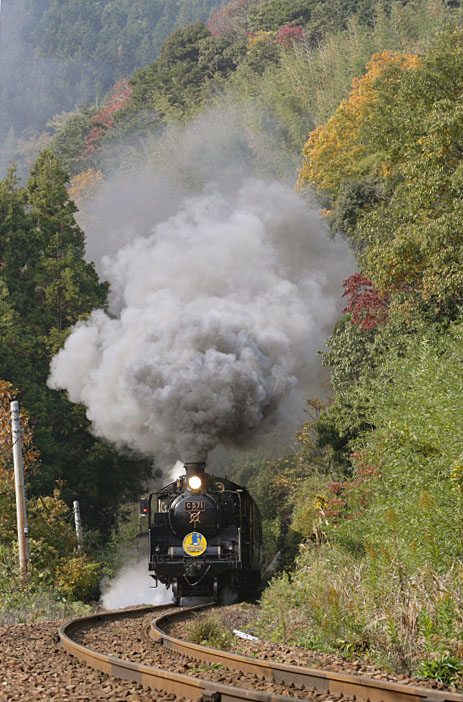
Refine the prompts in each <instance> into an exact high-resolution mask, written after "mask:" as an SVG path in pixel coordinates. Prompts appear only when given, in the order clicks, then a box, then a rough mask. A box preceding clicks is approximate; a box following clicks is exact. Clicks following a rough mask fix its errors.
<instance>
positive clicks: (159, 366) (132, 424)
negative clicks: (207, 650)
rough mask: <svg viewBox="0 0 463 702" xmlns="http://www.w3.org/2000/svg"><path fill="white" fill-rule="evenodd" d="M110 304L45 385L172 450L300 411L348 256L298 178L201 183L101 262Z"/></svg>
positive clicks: (124, 439) (164, 453)
mask: <svg viewBox="0 0 463 702" xmlns="http://www.w3.org/2000/svg"><path fill="white" fill-rule="evenodd" d="M100 267H102V269H103V273H104V275H105V277H106V278H107V279H108V280H109V281H110V283H111V286H112V290H113V312H115V316H109V315H108V314H106V313H105V312H103V311H102V310H98V311H96V312H94V313H93V314H92V315H91V316H90V318H89V319H88V320H87V321H85V322H82V323H79V324H77V325H76V327H75V328H74V330H73V332H72V333H71V335H70V336H69V338H68V340H67V341H66V344H65V346H64V348H63V349H62V350H61V351H60V352H59V353H58V355H57V356H56V357H55V358H54V359H53V362H52V366H51V376H50V379H49V385H50V387H52V388H55V389H65V390H67V392H68V394H69V398H70V399H71V400H72V401H73V402H81V403H83V404H84V405H85V406H86V407H87V416H88V418H89V419H90V421H91V422H92V427H93V431H94V433H95V434H96V435H98V436H101V437H104V438H105V439H108V440H110V441H111V442H113V443H114V444H116V445H117V446H120V447H123V446H126V447H130V448H132V449H135V450H137V451H140V452H142V453H143V454H145V455H148V456H157V457H159V458H163V459H165V460H170V459H172V458H173V459H177V458H179V457H180V458H181V459H182V460H184V461H187V460H202V459H204V458H205V457H206V455H207V453H208V452H209V451H211V450H212V449H213V448H214V447H215V446H217V445H218V444H225V445H235V446H236V445H240V444H241V443H242V442H243V441H244V440H245V439H246V438H249V437H252V436H253V434H255V433H256V432H265V431H268V430H269V429H270V428H271V427H274V426H280V425H281V423H286V424H287V423H288V422H289V424H290V425H291V423H292V425H293V426H295V424H296V423H297V422H300V421H301V417H302V415H301V411H302V408H303V405H304V402H305V399H306V397H307V393H310V392H312V393H313V392H314V389H316V383H317V378H318V376H319V373H320V367H319V362H318V360H317V359H316V351H317V349H318V348H320V347H321V346H322V345H323V341H324V339H325V338H326V335H327V333H329V330H330V327H331V326H332V324H333V322H334V321H335V319H336V315H337V313H338V312H339V302H338V301H339V299H340V292H341V281H342V279H343V277H346V276H348V275H349V274H350V273H351V271H352V269H353V264H352V260H351V257H350V254H349V251H348V247H347V245H346V244H345V243H344V242H342V241H333V240H330V239H329V238H328V237H327V235H326V232H324V231H323V228H322V227H321V225H320V221H319V218H318V215H317V214H316V213H315V212H314V211H311V210H310V209H309V207H308V206H307V204H306V202H305V201H304V200H303V199H302V198H301V197H299V196H298V195H296V194H295V193H294V192H293V191H292V189H290V188H289V187H287V186H285V185H282V184H280V183H277V182H272V183H268V182H264V181H262V180H256V179H248V180H246V181H244V182H243V183H242V186H241V187H240V188H239V189H235V192H234V193H232V194H230V191H228V192H227V195H226V196H225V195H223V194H221V193H220V191H219V190H218V188H212V187H209V188H206V190H205V191H204V193H203V194H202V195H200V196H194V197H190V198H187V199H186V200H185V201H184V203H183V206H182V207H181V208H180V209H179V211H178V212H177V214H175V215H174V216H171V217H170V218H168V219H167V220H166V221H164V222H161V223H158V224H156V226H155V227H154V228H153V230H152V232H151V233H149V235H148V236H147V235H146V234H145V236H143V237H138V238H136V239H135V240H134V241H132V242H131V243H128V244H126V245H125V246H123V247H122V248H121V249H120V250H119V251H118V252H116V253H115V254H112V255H110V256H108V257H106V258H104V259H103V262H102V265H101V266H100Z"/></svg>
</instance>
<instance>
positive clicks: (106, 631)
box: [76, 614, 351, 702]
mask: <svg viewBox="0 0 463 702" xmlns="http://www.w3.org/2000/svg"><path fill="white" fill-rule="evenodd" d="M152 620H153V615H152V614H148V615H145V616H144V617H140V618H139V619H131V620H129V621H125V622H122V623H121V622H108V623H105V622H102V623H99V624H98V625H97V626H96V627H94V628H92V629H90V630H86V631H81V632H80V633H79V634H78V635H76V640H77V641H79V642H80V643H83V644H84V645H85V646H88V647H89V648H93V649H95V650H101V651H104V652H106V653H111V654H112V655H114V656H117V657H118V658H130V660H134V661H140V662H143V663H145V664H146V665H151V666H154V667H156V668H164V669H167V670H170V671H172V672H176V673H183V674H185V675H192V676H194V677H196V678H202V679H203V680H213V681H215V682H219V683H222V684H223V685H232V686H234V687H242V688H248V689H252V690H262V691H264V692H270V693H272V694H277V695H288V696H291V697H298V698H300V699H308V700H319V701H323V702H337V701H338V700H340V699H341V696H340V695H330V694H322V693H319V692H313V691H311V690H297V689H295V688H294V687H293V686H289V687H288V686H287V685H285V684H283V683H272V682H269V681H265V680H261V679H260V678H258V677H256V676H255V675H251V674H249V673H243V672H240V671H234V670H228V669H227V668H224V667H222V666H218V665H217V664H212V665H208V664H206V663H201V662H199V661H196V660H194V659H189V658H186V657H183V656H180V655H179V654H177V653H174V652H172V651H169V650H168V649H166V648H164V647H163V646H160V645H158V644H155V643H153V642H152V641H150V640H148V639H147V638H146V637H144V636H143V629H144V628H145V629H146V628H147V627H148V626H149V625H150V623H151V621H152ZM180 626H182V625H181V624H180ZM343 700H345V702H351V698H349V697H344V698H343Z"/></svg>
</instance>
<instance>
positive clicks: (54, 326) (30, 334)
mask: <svg viewBox="0 0 463 702" xmlns="http://www.w3.org/2000/svg"><path fill="white" fill-rule="evenodd" d="M67 183H68V179H67V175H66V173H65V172H64V171H63V170H62V168H61V166H60V165H59V162H58V161H57V159H56V157H55V156H54V155H53V154H52V153H51V152H50V151H45V152H43V153H42V154H41V156H40V157H39V159H38V160H37V163H36V165H35V167H34V169H33V171H32V172H31V176H30V178H29V181H28V183H27V186H26V187H23V188H20V187H18V183H17V179H16V177H15V174H14V171H13V170H12V171H10V173H9V174H8V177H7V178H6V179H5V180H4V181H3V182H1V183H0V212H1V213H2V214H3V217H2V222H1V224H0V255H1V268H0V331H1V335H0V377H3V378H5V379H6V380H8V381H9V382H11V383H13V385H15V386H16V387H17V388H18V389H19V393H18V398H19V400H20V402H21V404H22V406H24V407H26V408H27V409H28V410H29V412H30V414H31V418H32V419H31V422H32V424H33V428H34V436H35V443H36V446H37V448H38V450H39V451H40V454H41V465H40V469H39V470H37V471H36V472H34V474H33V475H31V478H30V487H31V490H32V492H33V493H34V494H47V493H48V494H51V493H52V492H53V490H54V488H55V487H56V481H60V484H61V487H62V494H63V496H64V498H65V499H66V500H67V501H68V502H71V501H72V500H73V499H77V498H78V499H80V500H81V503H82V513H83V518H84V519H86V520H87V523H88V524H89V525H92V526H94V527H98V528H102V529H106V530H107V529H108V528H109V526H110V525H111V522H112V520H113V518H114V515H115V512H116V511H117V507H118V505H119V504H120V502H121V501H123V500H124V499H126V498H127V497H128V496H132V497H134V496H136V495H137V494H138V492H139V491H140V489H141V487H140V484H141V481H142V480H143V479H145V478H146V477H147V476H148V475H149V474H150V473H151V466H150V464H149V463H148V462H146V461H134V460H131V459H130V458H127V457H121V456H119V455H118V454H117V453H116V452H115V451H114V450H113V449H112V448H111V447H109V446H106V445H105V444H103V443H101V442H99V441H96V440H95V438H94V437H92V436H91V434H90V433H89V422H88V420H87V419H86V417H85V410H84V408H83V407H80V406H74V405H72V404H71V403H69V402H68V400H67V399H66V398H65V397H64V395H63V394H62V393H57V392H54V391H52V390H49V389H48V388H47V386H46V381H47V377H48V373H49V363H50V360H51V357H52V355H53V354H54V353H55V352H56V351H57V350H58V349H59V347H60V346H61V344H62V343H63V342H64V340H65V338H66V336H67V333H68V330H69V329H70V327H71V326H72V324H74V323H75V322H76V321H77V320H78V319H80V318H83V317H85V316H86V315H87V314H88V313H89V312H90V311H91V310H92V309H94V308H95V307H103V308H104V307H105V305H106V300H107V294H108V285H107V283H102V282H101V281H100V280H99V279H98V275H97V273H96V271H95V268H94V266H93V264H90V263H87V262H86V261H85V258H84V254H85V236H84V233H83V232H82V230H81V229H80V228H79V227H78V226H77V224H76V222H75V219H74V213H75V211H76V206H75V204H74V203H73V202H72V201H71V200H70V199H69V195H68V189H67Z"/></svg>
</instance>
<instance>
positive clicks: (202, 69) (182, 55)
mask: <svg viewBox="0 0 463 702" xmlns="http://www.w3.org/2000/svg"><path fill="white" fill-rule="evenodd" d="M244 53H245V45H244V44H238V45H236V44H233V43H232V42H231V41H230V40H229V39H226V38H223V37H213V36H212V34H211V32H210V31H209V29H207V28H206V27H204V26H203V25H202V24H200V23H199V22H197V23H195V24H191V25H189V26H188V27H182V28H179V29H177V30H176V31H175V32H173V34H171V35H170V37H169V38H168V39H167V41H166V42H164V44H163V47H162V50H161V54H160V56H159V58H158V59H157V60H156V61H155V62H154V63H153V64H151V65H150V66H147V67H146V68H144V69H142V70H140V71H137V73H135V75H134V76H133V78H132V79H131V81H130V83H131V85H132V86H133V94H132V99H131V106H132V108H133V109H153V108H155V109H156V110H157V111H158V112H159V113H160V115H161V116H163V117H165V116H167V115H170V116H173V117H174V118H183V117H185V116H187V115H189V116H192V115H194V114H196V113H197V112H198V110H199V108H200V107H201V105H202V104H203V102H204V100H205V99H206V97H207V96H208V95H209V94H210V91H211V88H212V86H213V85H214V83H215V82H219V81H220V80H223V79H225V78H226V77H227V76H228V75H229V74H230V73H231V72H233V71H234V70H235V68H236V66H237V65H238V62H239V60H240V58H241V57H242V56H243V55H244Z"/></svg>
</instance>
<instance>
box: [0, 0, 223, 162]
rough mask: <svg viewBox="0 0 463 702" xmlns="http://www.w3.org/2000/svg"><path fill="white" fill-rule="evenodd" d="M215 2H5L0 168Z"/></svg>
mask: <svg viewBox="0 0 463 702" xmlns="http://www.w3.org/2000/svg"><path fill="white" fill-rule="evenodd" d="M220 2H221V0H133V1H130V2H129V0H127V1H126V0H122V1H120V2H115V1H114V0H93V1H91V2H90V1H87V0H16V1H15V2H12V1H9V0H6V2H3V3H2V9H1V42H0V66H1V71H0V144H1V145H2V149H1V151H2V158H1V162H0V168H1V169H2V170H5V169H6V167H7V165H8V161H9V160H10V159H12V158H14V159H16V160H18V159H21V160H22V159H26V160H29V161H30V159H31V158H32V157H33V155H34V154H35V155H36V154H37V152H38V151H37V150H38V149H40V148H41V147H42V148H43V147H44V145H45V144H46V141H47V138H48V135H49V134H50V132H52V131H53V129H54V128H56V127H58V128H59V124H60V119H61V121H62V118H57V117H55V116H56V115H59V114H60V113H65V112H70V111H72V110H74V109H75V108H76V107H77V106H79V105H82V104H93V103H94V102H97V103H98V102H99V101H100V100H101V98H102V97H103V96H104V95H105V93H106V92H107V91H108V89H109V88H110V87H111V86H112V85H113V84H114V83H115V82H116V81H117V80H120V79H121V78H125V77H128V76H130V75H131V74H132V73H133V71H134V70H135V69H137V68H140V67H141V66H144V65H146V64H148V63H149V62H150V61H153V60H154V59H155V58H156V56H157V55H158V54H159V51H160V48H161V46H162V43H163V42H164V40H165V39H166V38H167V36H168V35H169V34H170V32H172V31H173V29H175V27H177V26H183V25H186V24H189V23H190V22H194V21H197V20H201V21H206V20H207V18H208V17H209V15H210V14H211V12H213V11H214V10H216V9H217V8H218V7H219V6H220ZM53 117H55V120H52V118H53ZM49 120H52V123H51V124H50V125H49V128H48V129H45V127H46V125H47V122H49ZM29 165H30V163H29Z"/></svg>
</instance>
